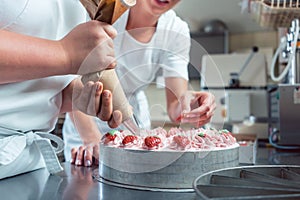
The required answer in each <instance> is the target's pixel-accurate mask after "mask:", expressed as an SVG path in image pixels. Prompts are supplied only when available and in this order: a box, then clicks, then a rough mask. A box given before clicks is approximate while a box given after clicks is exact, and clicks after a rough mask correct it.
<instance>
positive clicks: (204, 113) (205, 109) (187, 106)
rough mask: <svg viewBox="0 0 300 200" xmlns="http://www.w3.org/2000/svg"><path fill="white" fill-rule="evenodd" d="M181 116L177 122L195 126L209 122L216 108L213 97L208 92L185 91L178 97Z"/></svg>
mask: <svg viewBox="0 0 300 200" xmlns="http://www.w3.org/2000/svg"><path fill="white" fill-rule="evenodd" d="M180 103H181V107H182V108H181V109H182V110H183V112H182V114H181V116H179V117H178V118H177V122H181V123H190V124H193V125H194V126H196V127H200V126H203V125H204V124H206V123H208V122H210V120H211V118H212V116H213V112H214V110H215V109H216V103H215V97H214V95H213V94H211V93H209V92H194V91H187V92H186V93H185V94H184V95H182V96H181V98H180Z"/></svg>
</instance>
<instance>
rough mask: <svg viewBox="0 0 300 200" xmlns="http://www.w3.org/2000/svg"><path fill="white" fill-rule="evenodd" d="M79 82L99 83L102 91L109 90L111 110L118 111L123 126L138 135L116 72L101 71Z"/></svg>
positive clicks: (136, 126) (110, 70) (138, 130)
mask: <svg viewBox="0 0 300 200" xmlns="http://www.w3.org/2000/svg"><path fill="white" fill-rule="evenodd" d="M81 81H82V82H83V83H86V82H88V81H100V82H102V84H103V89H104V90H109V91H111V92H112V95H113V110H120V111H121V112H122V117H123V121H122V123H123V125H124V126H125V127H126V128H128V130H129V131H131V132H132V133H133V134H139V133H140V129H139V127H138V125H137V122H136V121H135V118H134V116H133V112H132V109H131V106H130V105H129V103H128V100H127V98H126V96H125V94H124V91H123V89H122V86H121V84H120V81H119V79H118V76H117V74H116V71H115V70H114V69H107V70H103V71H101V72H99V73H98V75H97V77H96V78H95V76H93V77H90V76H88V75H87V76H82V78H81Z"/></svg>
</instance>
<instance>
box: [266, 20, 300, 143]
mask: <svg viewBox="0 0 300 200" xmlns="http://www.w3.org/2000/svg"><path fill="white" fill-rule="evenodd" d="M299 31H300V28H299V20H298V19H294V20H293V21H292V23H291V26H290V28H289V29H288V32H287V33H286V35H285V36H284V37H282V38H281V43H280V45H279V47H278V49H277V50H276V52H275V54H274V57H273V61H272V66H271V78H272V79H273V80H274V81H277V82H279V81H281V82H282V83H283V84H279V85H278V86H277V87H275V88H273V89H272V90H270V98H269V99H270V105H271V107H270V114H269V118H270V123H269V124H270V125H269V130H270V141H271V143H273V144H274V146H276V147H278V148H285V149H289V148H292V149H293V148H298V149H299V148H300V147H299V146H298V147H296V146H292V147H290V145H300V123H299V122H300V62H299V61H300V43H299ZM280 54H282V57H283V58H284V59H285V60H286V61H287V64H286V66H285V69H284V70H283V72H282V73H281V74H280V75H279V76H277V77H276V76H275V75H274V74H275V63H276V61H277V58H278V56H279V55H280Z"/></svg>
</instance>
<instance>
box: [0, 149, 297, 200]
mask: <svg viewBox="0 0 300 200" xmlns="http://www.w3.org/2000/svg"><path fill="white" fill-rule="evenodd" d="M257 164H294V165H295V164H296V165H300V153H299V152H279V151H276V150H275V149H272V148H259V149H258V158H257ZM63 167H64V171H63V172H61V173H59V174H57V175H53V176H49V174H48V172H47V170H45V169H40V170H36V171H34V172H31V173H26V174H23V175H19V176H15V177H12V178H7V179H4V180H1V181H0V199H1V200H2V199H3V200H23V199H24V200H36V199H41V200H47V199H49V200H50V199H51V200H53V199H72V200H73V199H83V200H85V199H89V200H90V199H91V200H94V199H99V200H100V199H101V200H119V199H120V200H121V199H122V200H152V199H153V200H160V199H162V200H194V199H197V197H196V194H195V193H194V192H187V193H176V192H175V193H174V192H151V191H141V190H132V189H124V188H120V187H115V186H111V185H107V184H104V183H101V182H98V181H96V180H94V179H93V177H92V174H93V170H95V169H97V167H96V166H94V167H90V168H87V167H77V166H74V165H71V164H69V163H63ZM199 175H200V174H199ZM191 184H192V183H191Z"/></svg>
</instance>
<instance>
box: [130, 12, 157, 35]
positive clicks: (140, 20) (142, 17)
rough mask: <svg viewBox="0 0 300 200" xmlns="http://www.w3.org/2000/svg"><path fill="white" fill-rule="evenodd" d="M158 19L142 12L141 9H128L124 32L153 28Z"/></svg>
mask: <svg viewBox="0 0 300 200" xmlns="http://www.w3.org/2000/svg"><path fill="white" fill-rule="evenodd" d="M158 19H159V16H153V15H151V14H149V13H147V12H143V9H139V8H137V7H135V6H134V7H133V8H131V9H130V12H129V17H128V22H127V25H126V30H131V29H136V28H145V27H153V28H155V27H156V25H157V22H158Z"/></svg>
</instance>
